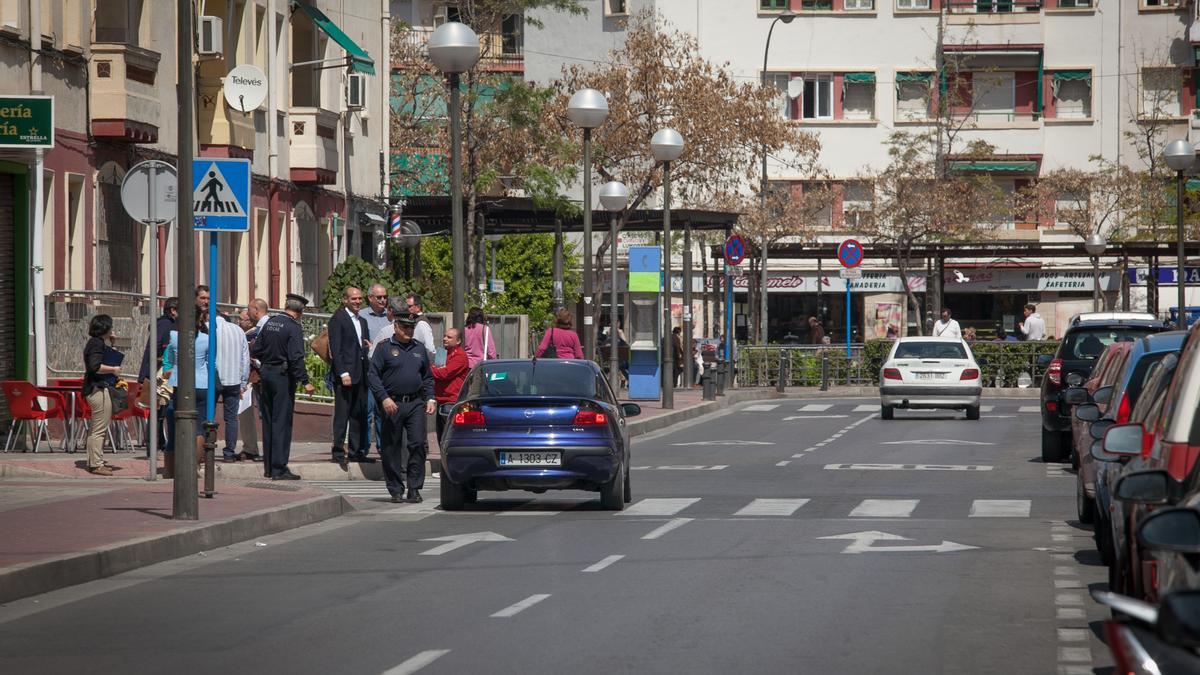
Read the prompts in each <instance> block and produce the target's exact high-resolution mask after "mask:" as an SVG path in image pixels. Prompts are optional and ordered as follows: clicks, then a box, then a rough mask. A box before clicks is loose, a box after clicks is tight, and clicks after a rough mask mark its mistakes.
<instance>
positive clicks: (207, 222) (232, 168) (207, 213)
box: [191, 157, 250, 232]
mask: <svg viewBox="0 0 1200 675" xmlns="http://www.w3.org/2000/svg"><path fill="white" fill-rule="evenodd" d="M191 195H192V216H193V220H194V222H195V228H196V229H197V230H205V231H209V232H249V231H250V160H248V159H222V158H219V157H200V158H196V159H193V160H192V192H191Z"/></svg>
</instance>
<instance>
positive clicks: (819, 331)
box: [721, 316, 825, 345]
mask: <svg viewBox="0 0 1200 675" xmlns="http://www.w3.org/2000/svg"><path fill="white" fill-rule="evenodd" d="M721 344H724V343H721ZM808 344H810V345H823V344H825V329H824V328H823V327H822V326H821V321H820V320H819V319H817V317H815V316H810V317H808Z"/></svg>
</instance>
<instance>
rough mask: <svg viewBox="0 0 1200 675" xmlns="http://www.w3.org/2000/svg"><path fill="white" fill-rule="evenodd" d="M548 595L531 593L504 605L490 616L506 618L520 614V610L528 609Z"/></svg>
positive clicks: (548, 595)
mask: <svg viewBox="0 0 1200 675" xmlns="http://www.w3.org/2000/svg"><path fill="white" fill-rule="evenodd" d="M548 597H550V594H549V593H537V594H534V595H531V596H529V597H528V598H525V599H524V600H522V601H520V602H518V603H515V604H512V605H509V606H508V607H505V608H504V609H502V610H500V611H499V612H496V613H495V614H493V615H492V616H491V618H493V619H508V618H510V617H514V616H516V615H518V614H520V613H521V612H523V611H525V610H527V609H529V608H530V607H533V606H534V605H536V604H538V603H539V602H541V601H543V600H545V599H546V598H548Z"/></svg>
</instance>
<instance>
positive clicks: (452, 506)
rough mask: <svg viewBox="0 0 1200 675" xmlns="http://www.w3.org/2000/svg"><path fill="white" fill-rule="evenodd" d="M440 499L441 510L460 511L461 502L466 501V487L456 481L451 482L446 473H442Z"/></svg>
mask: <svg viewBox="0 0 1200 675" xmlns="http://www.w3.org/2000/svg"><path fill="white" fill-rule="evenodd" d="M441 488H442V490H441V492H442V494H441V501H442V510H443V511H461V510H462V507H463V503H465V502H466V497H467V495H466V492H467V490H466V488H465V487H463V486H462V485H459V484H457V483H452V482H451V481H450V479H449V478H448V477H446V474H445V473H443V474H442V480H441Z"/></svg>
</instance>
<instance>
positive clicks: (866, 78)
mask: <svg viewBox="0 0 1200 675" xmlns="http://www.w3.org/2000/svg"><path fill="white" fill-rule="evenodd" d="M843 77H844V80H843V81H845V82H846V83H847V84H849V83H851V82H874V81H875V73H846V74H845V75H844V76H843Z"/></svg>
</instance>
